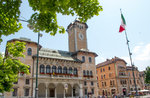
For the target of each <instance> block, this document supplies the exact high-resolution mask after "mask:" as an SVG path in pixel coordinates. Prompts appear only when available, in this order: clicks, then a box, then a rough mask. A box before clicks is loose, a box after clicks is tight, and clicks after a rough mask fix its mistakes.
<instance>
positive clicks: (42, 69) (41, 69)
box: [40, 65, 45, 74]
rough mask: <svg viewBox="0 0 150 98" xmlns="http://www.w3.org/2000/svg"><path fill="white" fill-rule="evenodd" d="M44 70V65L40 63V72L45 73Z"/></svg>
mask: <svg viewBox="0 0 150 98" xmlns="http://www.w3.org/2000/svg"><path fill="white" fill-rule="evenodd" d="M44 70H45V67H44V65H40V73H41V74H44Z"/></svg>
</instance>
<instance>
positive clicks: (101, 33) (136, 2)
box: [0, 0, 150, 71]
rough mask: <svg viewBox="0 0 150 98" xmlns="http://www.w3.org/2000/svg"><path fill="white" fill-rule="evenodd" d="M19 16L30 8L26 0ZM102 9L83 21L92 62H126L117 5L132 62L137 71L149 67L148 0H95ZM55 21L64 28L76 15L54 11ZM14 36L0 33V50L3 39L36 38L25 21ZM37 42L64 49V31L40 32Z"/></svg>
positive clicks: (2, 47)
mask: <svg viewBox="0 0 150 98" xmlns="http://www.w3.org/2000/svg"><path fill="white" fill-rule="evenodd" d="M22 1H23V4H22V6H21V8H20V9H21V19H24V18H25V19H29V18H30V16H31V15H32V13H33V11H32V9H31V8H30V7H29V6H28V2H27V0H22ZM99 2H100V4H101V5H102V6H103V11H102V12H100V14H99V16H94V17H93V18H91V19H90V20H88V21H87V25H88V26H89V28H88V30H87V41H88V49H89V50H90V51H93V52H96V53H97V54H98V57H97V58H96V64H97V63H100V62H103V61H105V60H106V59H111V58H113V57H114V56H117V57H120V58H122V59H124V60H125V61H126V62H127V63H128V65H129V64H130V61H129V55H128V49H127V45H126V39H125V34H124V32H123V33H119V32H118V31H119V26H120V24H121V17H120V8H121V9H122V13H123V15H124V17H125V20H126V24H127V27H126V30H127V34H128V38H129V40H130V48H131V52H132V54H133V55H132V57H133V62H134V64H135V66H137V67H138V69H139V70H140V71H142V70H144V69H145V68H146V67H147V66H150V29H149V27H150V24H149V23H150V19H149V17H150V11H149V9H150V6H149V4H150V0H99ZM57 18H58V23H59V25H62V26H64V27H65V29H66V28H67V26H68V25H69V23H70V22H72V21H74V20H75V18H76V16H74V17H72V16H62V15H61V14H58V17H57ZM22 24H23V29H21V30H20V31H19V32H17V33H16V34H15V35H10V36H7V37H5V36H3V37H2V39H3V42H2V43H1V45H0V52H4V51H5V46H6V42H7V41H8V40H10V39H13V38H20V37H26V38H30V39H31V40H32V41H37V34H36V33H34V32H33V31H32V30H29V28H28V27H27V23H23V22H22ZM42 34H43V37H42V38H41V39H40V44H41V45H42V46H43V47H44V48H50V49H57V50H65V51H68V34H67V32H66V33H65V34H56V36H50V35H49V34H46V33H44V32H42Z"/></svg>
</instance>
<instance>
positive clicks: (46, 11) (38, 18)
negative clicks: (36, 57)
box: [0, 0, 102, 41]
mask: <svg viewBox="0 0 150 98" xmlns="http://www.w3.org/2000/svg"><path fill="white" fill-rule="evenodd" d="M21 2H22V0H1V1H0V41H2V39H1V36H2V35H5V36H7V35H10V34H14V33H15V32H18V30H20V29H21V28H22V26H21V23H19V20H18V18H19V16H20V10H19V7H20V5H21ZM28 2H29V5H30V7H32V9H33V10H34V11H35V13H34V14H33V15H32V16H31V18H30V19H29V21H28V22H29V23H30V24H31V25H32V26H33V27H34V28H33V31H34V32H39V31H44V32H46V33H50V34H51V35H55V34H56V33H57V31H59V33H64V32H65V29H64V27H62V26H59V25H58V23H57V14H58V13H61V14H62V15H72V16H74V15H77V16H79V19H80V20H81V22H86V21H87V20H88V19H90V18H91V17H93V16H94V15H99V12H100V11H102V7H101V6H100V5H99V2H98V0H28Z"/></svg>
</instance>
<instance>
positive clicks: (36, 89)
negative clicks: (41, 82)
mask: <svg viewBox="0 0 150 98" xmlns="http://www.w3.org/2000/svg"><path fill="white" fill-rule="evenodd" d="M18 20H20V21H23V22H27V23H29V24H28V25H27V27H28V28H29V29H30V30H33V29H34V26H33V25H31V24H30V22H29V20H23V19H18ZM40 37H42V34H40V32H38V42H37V61H36V86H35V98H38V63H39V41H40Z"/></svg>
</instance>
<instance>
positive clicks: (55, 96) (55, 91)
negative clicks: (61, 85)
mask: <svg viewBox="0 0 150 98" xmlns="http://www.w3.org/2000/svg"><path fill="white" fill-rule="evenodd" d="M55 98H57V91H56V87H55Z"/></svg>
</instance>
